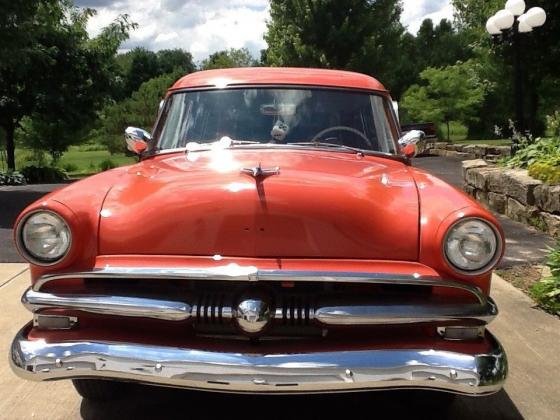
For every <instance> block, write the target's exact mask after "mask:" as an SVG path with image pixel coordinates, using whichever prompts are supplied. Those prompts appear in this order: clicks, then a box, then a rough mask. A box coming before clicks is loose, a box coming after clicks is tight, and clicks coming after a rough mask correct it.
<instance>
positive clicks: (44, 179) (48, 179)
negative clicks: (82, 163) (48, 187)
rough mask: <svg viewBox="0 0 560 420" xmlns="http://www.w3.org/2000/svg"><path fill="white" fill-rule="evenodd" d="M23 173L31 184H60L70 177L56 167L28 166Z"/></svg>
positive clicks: (23, 169)
mask: <svg viewBox="0 0 560 420" xmlns="http://www.w3.org/2000/svg"><path fill="white" fill-rule="evenodd" d="M21 173H22V174H23V176H24V177H25V179H26V180H27V182H29V183H30V184H45V183H46V184H48V183H58V182H62V181H65V180H67V179H68V175H66V172H64V171H63V170H62V169H60V168H56V167H54V166H26V167H24V168H22V169H21Z"/></svg>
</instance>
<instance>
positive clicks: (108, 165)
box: [99, 159, 117, 171]
mask: <svg viewBox="0 0 560 420" xmlns="http://www.w3.org/2000/svg"><path fill="white" fill-rule="evenodd" d="M116 167H117V164H116V163H115V162H113V161H112V160H111V159H105V160H103V161H102V162H101V163H100V164H99V169H101V170H102V171H108V170H109V169H113V168H116Z"/></svg>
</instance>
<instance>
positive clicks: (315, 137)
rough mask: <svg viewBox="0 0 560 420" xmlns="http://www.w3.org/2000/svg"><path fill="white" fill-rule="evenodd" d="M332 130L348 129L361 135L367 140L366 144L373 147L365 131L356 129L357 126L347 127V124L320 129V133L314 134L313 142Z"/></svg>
mask: <svg viewBox="0 0 560 420" xmlns="http://www.w3.org/2000/svg"><path fill="white" fill-rule="evenodd" d="M331 131H348V132H350V133H352V134H355V135H357V136H359V137H360V138H361V139H362V140H364V141H365V142H366V144H367V145H368V146H369V148H372V145H371V142H370V141H369V139H368V138H367V137H366V136H365V134H364V133H362V132H361V131H359V130H356V129H355V128H352V127H347V126H345V125H337V126H335V127H329V128H326V129H324V130H322V131H320V132H319V133H317V134H315V135H314V136H313V138H312V139H311V141H312V142H314V141H317V140H319V139H320V138H321V137H323V136H324V135H325V134H327V133H330V132H331Z"/></svg>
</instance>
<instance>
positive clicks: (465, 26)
mask: <svg viewBox="0 0 560 420" xmlns="http://www.w3.org/2000/svg"><path fill="white" fill-rule="evenodd" d="M452 4H453V6H454V7H455V10H456V18H457V23H458V26H459V28H460V29H461V30H462V31H466V32H469V33H471V34H472V35H473V36H474V37H475V42H474V43H473V44H476V45H477V47H478V49H479V50H481V51H483V52H484V53H483V54H484V55H488V54H489V55H491V59H490V60H489V62H491V63H492V65H495V66H496V68H497V70H498V71H497V74H496V77H495V78H494V79H492V80H493V81H495V82H496V83H497V86H496V87H497V88H496V89H495V90H494V91H493V92H492V94H490V95H488V96H487V99H486V101H485V104H484V107H483V118H482V119H481V123H483V124H481V125H479V126H478V127H476V128H478V130H479V131H481V130H483V129H488V127H489V125H490V124H493V123H494V122H497V121H499V120H501V121H506V120H507V118H511V117H512V116H513V115H514V101H513V100H511V99H512V97H513V87H512V86H511V83H510V80H512V78H513V76H512V67H513V62H514V53H515V50H514V47H513V45H510V44H509V43H506V44H504V45H501V46H497V47H493V46H492V44H491V41H490V37H489V35H488V34H487V33H486V30H485V24H486V20H487V19H488V16H491V15H492V14H494V13H495V12H496V11H498V10H499V9H501V8H503V6H504V1H503V0H452ZM534 6H540V7H542V8H544V9H545V10H546V12H547V14H548V16H549V19H547V21H546V24H545V25H544V26H542V27H540V28H537V29H535V30H534V31H533V32H531V33H530V34H525V35H523V36H522V37H521V47H520V48H521V53H522V67H523V87H524V95H523V96H524V106H525V110H526V125H527V127H528V129H529V131H530V132H532V133H533V134H535V135H541V134H543V129H544V118H545V116H546V115H547V114H550V113H551V112H553V111H554V110H555V109H558V108H559V106H560V84H559V83H558V76H557V74H558V67H559V65H560V48H558V39H559V37H560V19H554V18H552V19H551V18H550V17H551V16H560V2H558V1H557V0H531V1H530V2H527V7H528V8H530V7H534ZM497 117H498V118H497Z"/></svg>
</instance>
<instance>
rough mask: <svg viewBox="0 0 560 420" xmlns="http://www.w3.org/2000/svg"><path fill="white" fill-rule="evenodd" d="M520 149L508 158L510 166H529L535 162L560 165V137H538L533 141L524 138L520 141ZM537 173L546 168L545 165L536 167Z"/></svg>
mask: <svg viewBox="0 0 560 420" xmlns="http://www.w3.org/2000/svg"><path fill="white" fill-rule="evenodd" d="M518 147H519V148H518V150H517V152H516V153H515V155H514V156H512V157H511V158H510V159H508V160H507V162H506V164H507V166H509V167H510V168H529V167H531V166H533V165H535V164H538V163H543V164H545V165H546V166H549V165H550V166H558V165H560V138H559V137H555V138H548V139H543V138H538V139H536V140H535V141H532V140H531V138H530V137H529V138H523V139H521V140H520V142H519V146H518ZM533 170H536V172H537V173H540V171H541V170H544V171H545V172H547V173H548V171H547V170H546V168H544V167H542V168H541V167H540V166H538V167H534V169H533Z"/></svg>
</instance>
